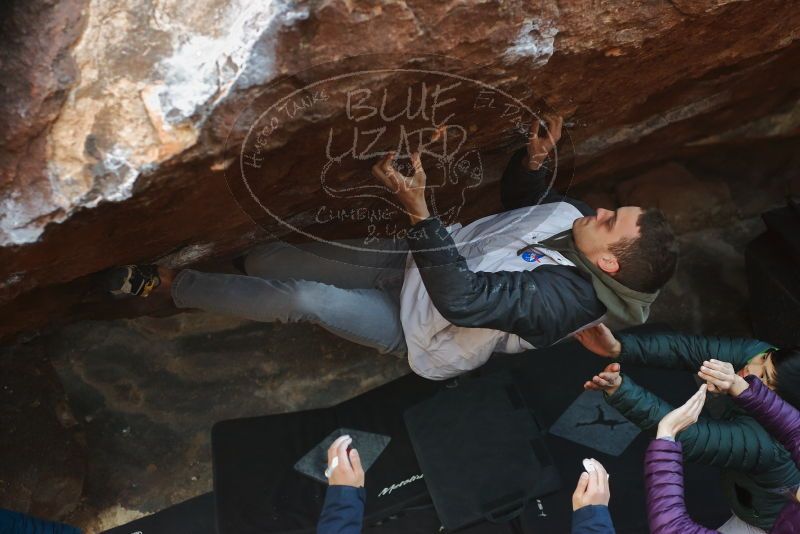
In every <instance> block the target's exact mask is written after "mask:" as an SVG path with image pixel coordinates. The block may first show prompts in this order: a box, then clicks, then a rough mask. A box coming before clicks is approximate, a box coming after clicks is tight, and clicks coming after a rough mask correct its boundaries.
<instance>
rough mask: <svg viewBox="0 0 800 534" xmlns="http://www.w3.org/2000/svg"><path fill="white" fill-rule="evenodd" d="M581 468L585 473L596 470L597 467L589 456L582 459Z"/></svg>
mask: <svg viewBox="0 0 800 534" xmlns="http://www.w3.org/2000/svg"><path fill="white" fill-rule="evenodd" d="M583 469H584V470H585V471H586V472H587V473H594V472H595V471H596V470H597V468H596V467H595V466H594V462H593V461H592V460H590V459H589V458H584V459H583Z"/></svg>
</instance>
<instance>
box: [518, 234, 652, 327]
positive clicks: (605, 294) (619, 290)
mask: <svg viewBox="0 0 800 534" xmlns="http://www.w3.org/2000/svg"><path fill="white" fill-rule="evenodd" d="M533 246H542V247H544V248H549V249H551V250H555V251H558V252H560V253H561V254H562V255H564V257H566V258H567V259H568V260H570V261H571V262H572V263H574V264H575V266H576V267H577V268H578V269H580V270H581V271H583V272H585V273H587V274H589V275H590V276H591V277H592V285H593V286H594V290H595V293H597V298H598V299H600V302H602V303H603V304H604V305H605V307H606V309H607V310H608V312H607V315H606V318H605V319H604V320H603V322H604V323H606V326H608V327H609V328H624V327H628V326H635V325H640V324H644V322H645V321H647V317H648V316H649V315H650V305H651V304H652V303H653V301H655V300H656V297H657V296H658V291H656V292H655V293H643V292H641V291H635V290H633V289H631V288H629V287H626V286H624V285H623V284H621V283H619V282H618V281H617V280H615V279H614V278H613V277H612V276H610V275H609V274H607V273H606V272H604V271H603V270H602V269H600V268H599V267H598V266H597V265H595V264H594V263H593V262H591V261H589V259H588V258H587V257H586V256H585V255H584V254H583V253H582V252H581V251H580V250H578V248H577V247H576V246H575V240H574V239H573V236H572V230H565V231H564V232H561V233H558V234H555V235H554V236H552V237H550V238H548V239H545V240H544V241H542V242H541V243H538V244H534V245H533Z"/></svg>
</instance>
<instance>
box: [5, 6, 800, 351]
mask: <svg viewBox="0 0 800 534" xmlns="http://www.w3.org/2000/svg"><path fill="white" fill-rule="evenodd" d="M2 10H3V13H2V14H3V17H2V22H0V24H2V32H1V33H2V38H1V39H2V41H3V42H2V47H0V50H2V51H0V79H2V80H3V82H2V83H3V86H2V89H3V90H2V93H0V94H1V95H2V98H0V111H1V112H2V113H1V114H0V116H2V117H3V119H4V122H5V124H4V126H5V127H4V128H2V129H0V145H1V146H0V206H2V211H0V337H8V336H12V335H14V334H17V333H19V332H25V331H35V330H37V329H40V328H42V327H44V326H46V325H50V324H55V323H57V322H59V321H62V320H66V319H68V318H69V319H72V318H77V317H86V316H98V315H103V316H108V315H110V314H112V313H113V314H124V315H136V314H140V313H145V312H148V311H151V310H148V309H147V308H146V307H144V305H142V304H141V303H135V304H129V305H125V306H123V305H120V304H118V303H109V302H107V301H105V300H104V299H103V298H102V297H101V295H99V294H97V293H96V291H95V289H96V283H95V280H94V279H93V278H92V277H91V276H90V275H92V273H96V272H99V271H101V270H103V269H105V268H107V267H110V266H112V265H116V264H120V263H126V262H134V261H153V260H156V259H159V258H161V259H162V261H164V262H167V263H171V264H173V265H188V264H194V263H196V262H198V261H202V260H206V259H209V258H215V257H224V256H226V255H233V254H235V253H236V252H237V251H240V250H242V249H243V248H245V247H247V246H248V245H250V244H252V243H253V242H255V241H258V240H260V239H264V238H266V237H268V235H269V233H268V232H267V231H266V230H265V229H264V228H263V227H262V226H263V225H262V226H259V225H258V224H254V222H253V220H251V218H250V217H249V216H248V214H247V213H245V212H244V211H243V210H242V209H241V207H240V204H241V202H237V201H236V200H235V199H234V197H233V196H232V195H231V191H230V189H229V178H230V173H231V172H232V170H234V171H235V170H236V168H237V165H238V164H239V162H237V161H236V159H237V158H236V157H235V155H236V154H237V151H238V148H239V147H240V145H242V143H245V140H246V138H247V135H248V131H247V125H252V124H253V123H254V122H257V120H258V117H257V116H256V115H253V116H248V115H247V114H248V113H253V109H255V108H254V107H253V103H254V102H256V103H258V102H261V103H262V104H264V103H266V102H269V101H270V100H274V99H275V98H276V97H277V96H279V95H284V94H286V92H287V91H288V90H289V89H292V88H297V87H302V86H303V85H304V84H307V83H309V82H311V81H313V80H312V78H314V79H319V77H320V76H324V75H327V76H336V75H341V74H344V73H348V72H355V71H357V70H364V69H369V68H375V67H376V66H381V67H392V68H404V69H410V68H415V69H431V68H434V67H436V68H445V69H446V71H447V72H448V73H449V74H451V75H452V74H456V75H460V76H465V77H468V78H469V79H478V80H480V81H481V82H483V83H487V84H490V85H491V86H492V87H493V88H495V89H494V91H495V92H499V91H502V92H504V93H506V94H509V95H513V96H514V97H515V98H516V99H518V100H519V101H520V102H524V103H527V104H529V105H530V106H531V107H534V106H538V107H539V108H541V102H540V100H541V99H544V101H546V103H547V105H549V107H550V108H552V109H554V110H556V111H558V112H559V113H561V114H562V115H564V116H565V117H567V126H568V129H569V133H570V137H571V141H569V142H565V145H567V146H565V147H564V152H565V155H566V156H574V158H571V157H567V158H565V163H567V167H568V168H574V170H575V182H576V183H577V182H581V181H584V182H585V181H587V180H598V179H603V178H604V179H609V178H614V177H627V176H628V175H632V174H635V173H636V172H638V170H639V169H640V168H642V167H643V166H645V165H649V164H652V163H654V162H660V161H668V160H670V159H674V158H676V157H678V156H680V155H681V154H683V153H685V152H687V151H688V152H691V151H693V150H697V149H698V148H702V147H707V146H709V145H715V144H719V143H734V144H739V145H740V146H741V147H742V148H743V149H746V147H747V146H748V144H749V143H751V142H753V140H754V139H765V138H776V137H780V138H786V137H789V138H791V137H792V136H797V135H798V134H800V131H799V128H798V127H799V125H800V112H799V111H798V110H800V105H798V94H800V42H799V41H798V37H800V30H799V29H798V28H800V11H798V10H797V9H796V5H795V3H794V2H792V1H790V0H783V1H779V0H759V1H755V0H751V1H723V0H696V1H695V0H693V1H689V0H686V1H683V0H673V1H670V2H655V3H652V2H648V3H630V2H614V1H609V2H590V1H578V0H575V1H561V2H557V1H555V0H546V1H544V2H536V3H531V2H525V1H522V0H517V1H485V2H471V1H453V2H435V3H432V2H424V1H421V0H419V1H418V0H408V1H406V2H397V3H395V2H380V1H369V2H350V1H347V0H329V1H303V2H301V1H294V0H272V1H270V2H257V3H252V2H245V1H244V0H203V1H199V2H196V1H195V2H188V1H186V0H162V1H159V2H153V1H150V0H126V1H125V2H113V3H111V2H104V1H102V0H64V1H61V2H48V1H45V0H34V1H27V2H25V1H22V0H17V1H16V2H6V3H4V4H3V7H2ZM377 53H380V54H381V56H378V57H376V56H364V55H365V54H377ZM421 54H431V55H435V56H436V57H435V58H432V57H430V56H428V57H420V55H421ZM353 56H356V58H355V59H347V60H346V59H345V58H348V57H351V58H352V57H353ZM442 56H445V57H450V58H456V59H457V60H458V61H455V60H454V61H452V62H448V61H445V60H443V59H441V58H442ZM312 67H313V68H312ZM308 69H311V70H308ZM408 78H409V76H406V75H399V74H398V73H394V74H392V75H386V76H385V77H383V78H381V77H376V78H374V79H373V81H372V84H373V85H371V86H370V87H371V88H372V89H373V91H380V90H381V89H383V88H387V89H391V88H393V87H397V84H398V83H402V82H403V81H404V80H406V79H408ZM412 78H413V77H412ZM460 90H461V89H459V91H460ZM375 94H378V93H377V92H376V93H375ZM458 94H461V93H458ZM404 98H405V95H404V94H402V92H400V93H393V94H392V96H391V98H390V107H391V106H394V107H393V108H392V109H397V106H398V105H399V104H402V100H403V99H404ZM537 103H538V104H537ZM474 106H475V104H474V101H472V100H470V101H466V100H464V99H461V100H458V102H456V104H454V107H453V110H454V111H455V112H457V113H460V114H462V115H465V114H467V115H468V114H469V113H470V112H471V111H472V110H473V108H474ZM242 113H244V116H243V115H242ZM286 126H287V127H286V128H285V129H283V130H282V134H281V135H277V136H274V137H273V138H271V139H270V141H269V143H266V144H264V146H263V149H264V152H263V156H264V157H265V158H268V161H269V162H270V167H269V172H270V174H269V176H268V179H266V180H265V181H264V182H263V183H262V184H261V191H260V193H262V194H266V196H268V197H270V198H272V199H274V200H275V202H276V203H277V204H279V205H280V207H281V209H282V210H283V211H282V213H281V216H282V217H285V218H288V219H292V220H293V221H294V222H295V223H296V226H298V227H300V228H303V227H305V226H307V225H311V224H312V223H313V220H309V218H308V214H309V213H311V214H313V213H314V211H315V210H316V209H317V208H319V201H320V197H321V195H322V193H321V192H320V190H319V187H317V188H316V189H315V188H313V187H311V185H310V183H306V182H302V180H299V178H298V177H302V176H306V175H307V173H308V172H317V174H318V173H319V169H320V168H321V167H322V166H323V165H324V164H325V159H324V157H323V156H322V154H321V153H320V151H318V150H317V151H314V152H313V153H311V152H309V146H311V145H312V144H314V143H319V142H320V141H321V140H323V138H322V137H321V132H325V131H329V130H332V129H334V130H336V129H338V130H342V131H345V130H346V129H347V128H349V127H350V126H351V121H349V119H348V117H347V115H346V112H345V111H344V110H343V109H334V108H332V107H330V106H328V107H326V106H324V105H321V106H320V107H319V108H318V111H315V112H314V113H299V114H297V116H296V117H295V118H294V119H293V120H290V121H288V122H287V125H286ZM516 126H519V124H517V125H516ZM475 127H476V129H475V131H471V130H470V131H469V135H470V143H472V145H469V146H470V147H472V148H475V150H476V151H477V150H478V149H479V153H480V154H481V155H482V157H483V156H486V155H488V156H489V157H488V159H487V160H486V161H487V163H486V165H485V166H484V172H485V173H486V174H487V175H491V176H494V178H496V177H497V176H496V172H497V169H498V168H499V163H495V164H491V163H490V160H491V154H492V153H494V154H495V155H496V156H497V157H496V161H498V162H500V161H501V160H502V159H503V158H504V157H507V156H504V155H503V154H505V153H507V152H508V150H509V149H510V148H512V147H513V146H518V145H519V144H521V142H522V135H521V134H520V132H519V127H516V128H515V126H514V125H510V124H509V123H508V121H495V122H494V123H492V122H491V121H483V122H480V121H479V120H478V121H477V122H476V124H475ZM338 130H337V131H338ZM245 144H246V143H245ZM232 154H233V155H234V156H232ZM501 156H502V157H501ZM481 161H483V160H481ZM361 163H362V165H363V169H366V168H368V166H369V164H368V163H367V162H361ZM473 163H474V162H473ZM492 165H494V166H492ZM363 169H362V170H361V172H364V170H363ZM340 170H341V169H340ZM345 170H346V171H347V172H344V170H343V172H342V174H341V177H340V178H341V180H343V181H345V182H346V181H347V180H348V179H351V178H352V177H353V176H354V175H353V174H352V173H354V172H355V171H356V169H355V168H350V169H345ZM348 172H349V173H351V174H347V173H348ZM226 178H228V180H226ZM491 182H492V180H487V183H486V184H481V186H480V188H476V189H477V190H476V191H472V192H470V195H471V196H469V197H468V198H469V199H470V202H468V206H467V208H468V209H467V210H465V211H463V212H461V213H460V214H459V218H462V219H464V218H467V217H470V216H476V215H479V214H485V213H489V212H491V211H493V210H495V209H497V207H498V206H497V202H496V200H495V198H496V197H495V195H493V194H490V193H489V190H491V188H492V187H493V185H492V183H491ZM318 185H319V184H318V183H317V186H318ZM234 189H235V188H234ZM233 192H234V193H237V191H235V190H234V191H233ZM239 193H241V192H239ZM442 198H443V199H444V200H443V202H446V201H450V200H453V199H454V198H456V194H455V193H446V192H445V194H444V196H443V197H442ZM240 200H241V198H240ZM359 202H360V201H357V202H355V203H354V204H353V205H352V206H351V207H353V206H355V207H359V206H369V205H370V204H369V202H368V201H364V202H361V203H360V204H359ZM245 208H247V206H245ZM248 211H249V212H250V214H252V210H249V209H248ZM346 226H347V225H346V224H345V225H342V227H343V228H344V227H346ZM267 229H268V230H270V229H271V228H269V227H268V228H267ZM109 310H113V311H109Z"/></svg>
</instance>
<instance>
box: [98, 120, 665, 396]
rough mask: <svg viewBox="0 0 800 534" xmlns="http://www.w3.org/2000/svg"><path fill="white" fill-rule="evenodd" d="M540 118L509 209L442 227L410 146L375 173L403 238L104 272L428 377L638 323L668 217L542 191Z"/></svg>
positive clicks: (546, 147) (140, 290)
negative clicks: (402, 225) (584, 332)
mask: <svg viewBox="0 0 800 534" xmlns="http://www.w3.org/2000/svg"><path fill="white" fill-rule="evenodd" d="M542 126H543V124H541V123H540V122H539V121H538V120H534V123H533V125H532V127H531V134H530V138H529V142H528V145H527V150H526V149H521V150H519V151H517V152H516V153H515V154H514V155H513V156H512V158H511V161H510V162H509V164H508V166H507V168H506V170H505V172H504V174H503V178H502V194H501V196H502V201H503V204H504V207H505V208H506V209H508V210H509V211H505V212H503V213H499V214H496V215H490V216H488V217H484V218H482V219H480V220H477V221H475V222H473V223H470V224H469V225H467V226H464V227H460V226H459V225H456V227H453V228H451V229H450V230H448V229H447V228H445V227H444V225H443V224H442V222H441V221H440V220H439V219H438V218H437V217H435V216H431V214H430V212H429V211H428V207H427V204H426V200H425V179H426V176H425V171H424V169H423V168H422V164H421V161H420V157H419V155H418V154H412V155H406V156H402V158H407V159H410V160H411V162H412V163H413V168H414V174H413V176H410V177H407V176H404V175H402V174H401V173H400V172H399V171H398V170H397V169H396V166H395V162H396V160H397V159H400V158H396V157H395V154H393V153H390V154H387V156H386V157H385V158H384V159H383V160H381V161H380V162H378V163H377V164H376V165H375V166H374V167H373V169H372V172H373V175H375V176H376V177H377V178H378V179H379V180H381V182H382V183H383V184H384V185H385V186H386V187H388V188H389V190H390V191H392V192H393V194H394V195H395V196H396V198H397V200H398V201H399V202H400V203H401V204H402V206H403V207H404V209H405V211H406V212H407V213H408V215H409V217H410V219H411V223H412V225H413V227H412V229H411V230H410V231H409V238H408V239H407V240H406V243H403V242H402V241H393V240H385V241H382V242H380V243H379V245H378V247H377V248H376V249H375V250H369V251H364V249H363V246H361V247H359V246H358V245H359V244H362V245H363V243H361V241H360V240H355V241H352V242H343V243H340V244H343V245H345V246H337V247H329V246H327V247H326V246H325V245H324V244H320V243H309V244H305V245H301V246H298V247H293V246H290V245H287V244H285V243H270V244H267V245H265V246H262V247H258V248H256V249H255V250H253V251H252V252H250V253H249V254H248V255H247V256H246V257H245V259H244V264H243V271H244V273H245V275H244V276H242V275H232V274H211V273H201V272H198V271H195V270H191V269H185V270H183V271H181V272H179V273H177V274H176V273H173V272H171V271H169V270H168V269H165V268H162V267H158V268H156V267H155V266H126V267H122V268H119V269H117V270H115V271H114V273H113V274H112V282H111V285H112V290H113V291H115V292H118V293H128V294H135V295H144V294H149V293H150V292H151V291H154V292H155V293H160V294H162V295H171V297H172V300H173V302H174V304H175V305H176V306H177V307H179V308H200V309H204V310H207V311H212V312H220V313H228V314H232V315H237V316H240V317H244V318H247V319H252V320H256V321H265V322H273V321H279V322H300V321H304V322H310V323H314V324H317V325H319V326H321V327H323V328H325V329H326V330H328V331H330V332H333V333H334V334H336V335H339V336H341V337H344V338H346V339H349V340H351V341H354V342H356V343H360V344H363V345H367V346H370V347H373V348H376V349H377V350H379V351H380V352H383V353H393V354H397V355H407V357H408V361H409V365H410V366H411V368H412V369H413V370H414V371H415V372H416V373H418V374H420V375H421V376H424V377H426V378H430V379H434V380H443V379H447V378H449V377H452V376H456V375H458V374H461V373H463V372H465V371H468V370H470V369H474V368H476V367H479V366H480V365H482V364H483V363H485V362H486V361H487V360H488V358H489V356H490V355H491V354H492V353H493V352H521V351H524V350H528V349H532V348H535V347H545V346H548V345H551V344H553V343H555V342H557V341H559V340H561V339H562V338H564V337H566V336H569V335H570V334H572V333H574V332H576V331H578V330H580V329H582V328H584V327H586V326H589V325H593V324H596V323H597V322H599V321H600V320H601V319H602V320H603V321H605V323H606V324H610V325H613V326H615V327H623V326H632V325H636V324H641V323H643V322H645V320H646V319H647V316H648V314H649V307H650V304H651V303H652V302H653V301H654V300H655V298H656V296H657V294H658V290H659V288H660V287H661V286H663V284H664V283H666V281H667V280H668V279H669V278H670V276H671V275H672V273H673V271H674V269H675V264H676V261H677V252H676V250H675V239H674V235H673V233H672V231H671V229H670V228H669V225H668V223H667V222H666V219H665V218H664V216H663V214H661V212H659V211H657V210H652V209H651V210H643V209H641V208H638V207H622V208H619V209H618V210H616V211H610V210H605V209H598V210H597V211H595V210H593V209H591V208H590V207H589V206H587V205H586V204H584V203H582V202H580V201H576V200H573V199H569V198H567V197H564V196H561V195H558V194H556V193H555V192H553V191H551V190H550V188H549V187H548V184H547V181H546V178H547V177H548V170H549V169H548V166H547V165H546V161H547V160H548V158H549V157H550V156H549V154H550V152H551V151H552V150H553V148H554V147H555V145H556V143H557V142H558V140H559V139H560V136H561V128H562V120H561V118H558V117H551V118H548V119H547V121H546V128H545V129H544V131H543V132H542ZM323 248H324V249H325V253H322V249H323ZM409 251H410V253H411V254H408V252H409Z"/></svg>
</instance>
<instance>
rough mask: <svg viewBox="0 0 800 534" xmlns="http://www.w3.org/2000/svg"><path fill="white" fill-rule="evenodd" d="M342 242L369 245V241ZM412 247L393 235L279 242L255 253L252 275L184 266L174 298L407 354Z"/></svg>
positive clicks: (249, 264) (250, 258)
mask: <svg viewBox="0 0 800 534" xmlns="http://www.w3.org/2000/svg"><path fill="white" fill-rule="evenodd" d="M339 243H340V244H341V245H343V246H356V247H357V246H363V241H362V240H353V241H341V242H339ZM407 252H408V249H407V248H406V245H405V243H404V242H403V241H393V240H385V241H382V242H380V243H377V244H376V245H374V246H373V248H371V249H370V250H368V251H362V250H352V249H347V248H342V247H339V246H333V245H326V244H323V243H317V242H313V243H307V244H303V245H299V246H296V245H289V244H286V243H282V242H273V243H269V244H267V245H263V246H260V247H257V248H255V249H254V250H252V251H251V252H249V253H248V254H247V256H246V257H245V262H244V266H245V272H246V273H247V274H246V275H237V274H219V273H202V272H199V271H194V270H191V269H185V270H183V271H181V272H180V273H179V274H178V275H177V276H176V277H175V280H174V281H173V284H172V300H173V301H174V302H175V305H176V306H177V307H179V308H199V309H201V310H205V311H209V312H215V313H223V314H228V315H234V316H237V317H242V318H245V319H251V320H253V321H262V322H268V323H269V322H281V323H297V322H307V323H312V324H316V325H318V326H320V327H322V328H324V329H325V330H328V331H329V332H331V333H333V334H336V335H337V336H339V337H342V338H344V339H347V340H349V341H352V342H354V343H358V344H360V345H366V346H367V347H372V348H374V349H377V350H378V351H379V352H381V353H392V354H396V355H404V354H405V353H406V342H405V337H404V336H403V327H402V325H401V323H400V290H401V289H402V284H403V275H404V272H405V262H406V257H407Z"/></svg>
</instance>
